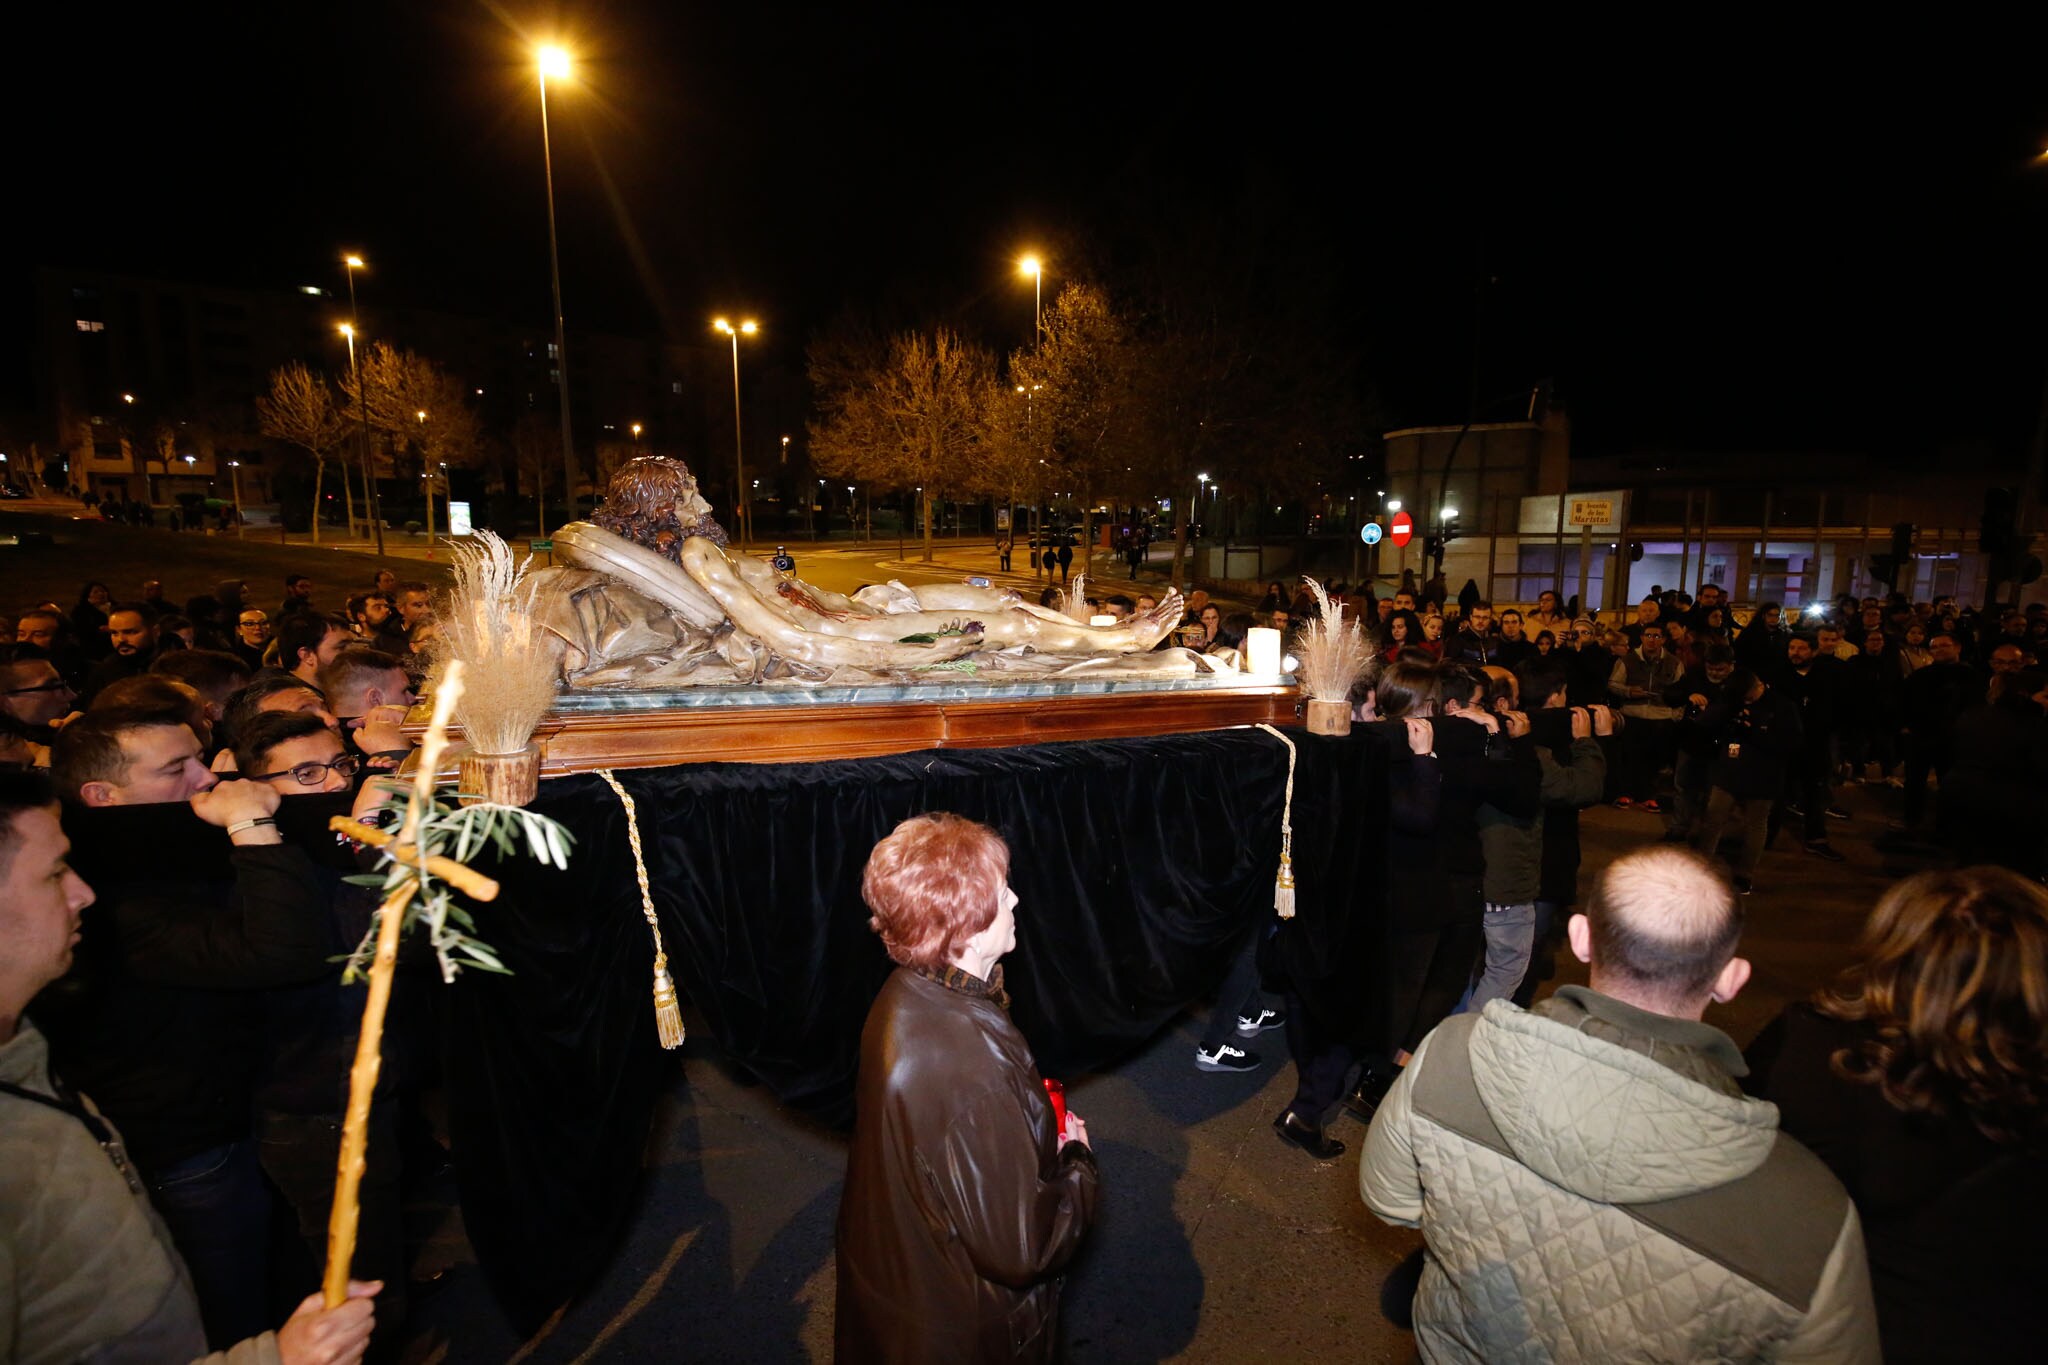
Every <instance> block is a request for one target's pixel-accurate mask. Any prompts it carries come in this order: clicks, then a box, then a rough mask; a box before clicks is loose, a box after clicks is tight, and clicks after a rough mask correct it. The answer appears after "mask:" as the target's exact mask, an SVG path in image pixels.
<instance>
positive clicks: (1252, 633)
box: [1244, 626, 1280, 678]
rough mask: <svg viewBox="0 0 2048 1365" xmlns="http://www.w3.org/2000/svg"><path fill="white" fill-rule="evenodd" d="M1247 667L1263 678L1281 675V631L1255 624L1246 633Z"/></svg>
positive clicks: (1245, 652) (1245, 654) (1245, 651)
mask: <svg viewBox="0 0 2048 1365" xmlns="http://www.w3.org/2000/svg"><path fill="white" fill-rule="evenodd" d="M1244 657H1245V668H1246V670H1247V671H1248V672H1251V673H1255V674H1257V675H1258V676H1259V677H1262V678H1277V677H1279V676H1280V632H1279V631H1277V630H1274V629H1273V628H1272V627H1270V626H1253V627H1252V628H1251V629H1250V630H1248V631H1246V632H1245V633H1244Z"/></svg>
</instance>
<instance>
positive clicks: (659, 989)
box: [597, 768, 683, 1052]
mask: <svg viewBox="0 0 2048 1365" xmlns="http://www.w3.org/2000/svg"><path fill="white" fill-rule="evenodd" d="M597 775H598V776H599V777H601V778H603V779H604V782H605V785H606V786H608V787H610V788H611V789H612V791H613V792H614V793H615V794H616V795H617V796H618V798H619V804H620V805H622V806H624V807H625V808H626V842H627V843H628V844H629V845H631V847H632V849H633V875H634V876H635V877H636V878H637V879H638V880H639V882H640V914H641V916H642V918H644V919H645V920H646V921H647V931H648V932H649V933H650V934H652V935H653V936H654V1031H655V1033H656V1034H657V1035H659V1037H660V1038H661V1045H662V1046H663V1047H664V1048H666V1049H668V1050H669V1051H671V1052H673V1051H674V1050H675V1049H676V1048H679V1047H681V1046H682V1045H683V1010H682V1006H681V1005H679V1004H678V1003H677V1002H676V983H675V978H674V977H671V976H670V975H669V974H668V952H667V951H666V950H665V949H664V948H663V947H662V946H661V916H659V915H657V914H656V913H655V912H654V893H653V891H651V890H650V889H649V888H648V885H647V855H646V854H645V853H643V852H642V851H641V849H640V811H639V808H638V807H636V806H635V805H634V804H633V797H632V795H631V794H630V793H628V792H627V791H626V789H625V788H624V787H622V786H620V785H619V779H618V778H617V777H615V776H613V775H612V771H611V769H609V768H599V769H598V770H597Z"/></svg>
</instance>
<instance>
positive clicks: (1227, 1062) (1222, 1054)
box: [1195, 1043, 1259, 1071]
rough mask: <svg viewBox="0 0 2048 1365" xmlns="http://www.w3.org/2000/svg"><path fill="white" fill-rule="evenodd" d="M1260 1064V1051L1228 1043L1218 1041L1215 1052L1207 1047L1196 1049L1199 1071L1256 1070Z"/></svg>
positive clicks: (1196, 1063) (1196, 1065)
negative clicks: (1249, 1050)
mask: <svg viewBox="0 0 2048 1365" xmlns="http://www.w3.org/2000/svg"><path fill="white" fill-rule="evenodd" d="M1258 1066H1259V1054H1258V1053H1256V1052H1246V1051H1245V1050H1244V1049H1243V1048H1241V1047H1232V1046H1231V1045H1230V1044H1228V1043H1218V1044H1217V1045H1216V1050H1215V1051H1214V1052H1211V1051H1210V1050H1209V1049H1208V1048H1205V1047H1197V1048H1196V1049H1195V1069H1196V1070H1197V1071H1256V1070H1257V1069H1258Z"/></svg>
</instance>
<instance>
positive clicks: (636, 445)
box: [633, 422, 640, 455]
mask: <svg viewBox="0 0 2048 1365" xmlns="http://www.w3.org/2000/svg"><path fill="white" fill-rule="evenodd" d="M633 453H634V454H635V455H638V454H639V453H640V424H639V423H638V422H635V423H633Z"/></svg>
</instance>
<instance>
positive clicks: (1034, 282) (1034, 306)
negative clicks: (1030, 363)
mask: <svg viewBox="0 0 2048 1365" xmlns="http://www.w3.org/2000/svg"><path fill="white" fill-rule="evenodd" d="M1017 273H1018V274H1020V275H1029V276H1030V277H1031V348H1032V349H1033V350H1037V349H1038V343H1039V341H1041V340H1042V339H1043V338H1044V335H1045V262H1043V261H1041V260H1039V259H1038V257H1037V256H1036V255H1035V254H1033V255H1028V256H1026V257H1025V258H1024V259H1023V260H1021V261H1019V262H1017Z"/></svg>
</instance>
